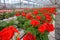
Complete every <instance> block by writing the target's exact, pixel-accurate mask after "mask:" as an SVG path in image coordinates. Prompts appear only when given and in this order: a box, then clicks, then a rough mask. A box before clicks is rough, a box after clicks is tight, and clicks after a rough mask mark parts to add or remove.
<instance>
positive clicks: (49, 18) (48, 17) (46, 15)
mask: <svg viewBox="0 0 60 40" xmlns="http://www.w3.org/2000/svg"><path fill="white" fill-rule="evenodd" d="M44 15H45V17H46V20H48V22H50V21H51V20H52V17H51V16H50V15H49V14H46V13H45V14H44Z"/></svg>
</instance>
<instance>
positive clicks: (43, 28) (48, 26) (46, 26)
mask: <svg viewBox="0 0 60 40" xmlns="http://www.w3.org/2000/svg"><path fill="white" fill-rule="evenodd" d="M54 29H55V28H54V26H53V24H49V23H44V24H43V25H41V26H39V27H38V31H39V32H40V33H44V32H45V31H48V32H51V31H54Z"/></svg>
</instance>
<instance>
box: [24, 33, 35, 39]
mask: <svg viewBox="0 0 60 40" xmlns="http://www.w3.org/2000/svg"><path fill="white" fill-rule="evenodd" d="M23 40H36V37H35V36H34V35H32V34H31V33H30V32H28V33H27V34H26V35H25V36H24V37H23Z"/></svg>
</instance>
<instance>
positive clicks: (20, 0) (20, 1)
mask: <svg viewBox="0 0 60 40" xmlns="http://www.w3.org/2000/svg"><path fill="white" fill-rule="evenodd" d="M20 8H21V0H20Z"/></svg>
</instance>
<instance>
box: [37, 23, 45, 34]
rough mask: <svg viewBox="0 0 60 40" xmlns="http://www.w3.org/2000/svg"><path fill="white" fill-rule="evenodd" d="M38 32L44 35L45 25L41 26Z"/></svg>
mask: <svg viewBox="0 0 60 40" xmlns="http://www.w3.org/2000/svg"><path fill="white" fill-rule="evenodd" d="M38 31H39V32H40V33H44V32H45V31H46V27H45V25H44V24H43V25H41V26H39V27H38Z"/></svg>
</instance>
